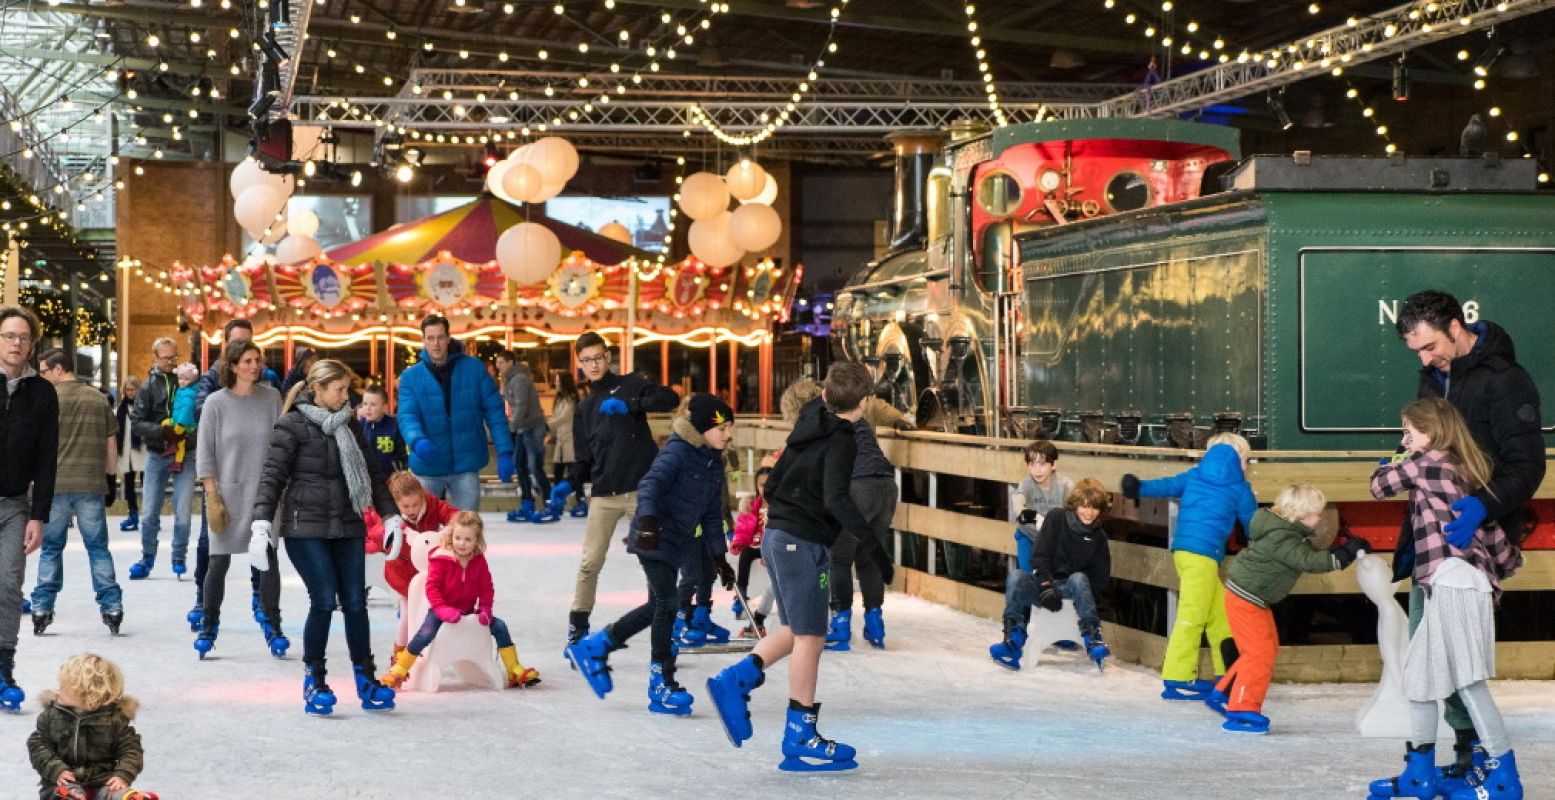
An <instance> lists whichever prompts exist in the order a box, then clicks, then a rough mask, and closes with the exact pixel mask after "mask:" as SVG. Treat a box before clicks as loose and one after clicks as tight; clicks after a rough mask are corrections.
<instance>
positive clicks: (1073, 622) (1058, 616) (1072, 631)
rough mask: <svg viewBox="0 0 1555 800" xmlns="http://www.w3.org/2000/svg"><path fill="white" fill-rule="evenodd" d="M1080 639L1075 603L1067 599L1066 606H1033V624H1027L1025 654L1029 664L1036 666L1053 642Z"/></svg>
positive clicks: (1078, 616) (1078, 619) (1078, 618)
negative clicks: (1050, 608) (1050, 609)
mask: <svg viewBox="0 0 1555 800" xmlns="http://www.w3.org/2000/svg"><path fill="white" fill-rule="evenodd" d="M1065 639H1067V640H1069V641H1071V642H1078V641H1080V615H1079V614H1076V613H1075V611H1074V603H1071V602H1068V601H1065V602H1064V607H1063V608H1061V609H1059V610H1057V611H1049V610H1047V609H1045V608H1043V607H1042V606H1032V608H1031V624H1030V625H1027V626H1026V649H1025V652H1024V653H1023V656H1024V658H1025V660H1026V665H1027V666H1033V667H1034V666H1036V665H1037V664H1038V663H1040V662H1041V661H1042V656H1043V655H1044V654H1045V653H1047V651H1048V650H1049V649H1050V648H1052V646H1053V643H1054V642H1057V641H1062V640H1065Z"/></svg>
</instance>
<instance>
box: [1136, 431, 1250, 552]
mask: <svg viewBox="0 0 1555 800" xmlns="http://www.w3.org/2000/svg"><path fill="white" fill-rule="evenodd" d="M1139 496H1140V497H1180V498H1182V505H1181V507H1179V508H1178V509H1177V530H1176V531H1175V532H1173V534H1172V549H1173V550H1184V551H1186V552H1189V553H1194V554H1197V555H1201V556H1204V557H1206V558H1213V559H1215V560H1216V561H1219V560H1221V559H1222V558H1225V557H1226V539H1228V538H1230V536H1231V530H1232V525H1233V524H1234V523H1236V522H1238V521H1240V522H1241V523H1242V530H1244V531H1247V530H1252V525H1253V513H1254V512H1256V511H1257V510H1258V500H1257V499H1256V498H1254V497H1253V487H1252V485H1251V484H1249V483H1248V482H1247V478H1246V477H1244V476H1243V475H1242V457H1241V456H1239V455H1237V452H1236V448H1234V447H1232V446H1231V445H1229V444H1217V445H1215V446H1214V447H1211V448H1210V449H1209V450H1208V451H1207V452H1205V453H1204V458H1203V460H1201V461H1200V462H1199V465H1198V466H1196V467H1194V468H1193V469H1190V470H1188V471H1187V472H1183V473H1179V474H1177V475H1173V476H1172V477H1170V478H1157V479H1155V480H1151V481H1142V482H1141V483H1140V484H1139Z"/></svg>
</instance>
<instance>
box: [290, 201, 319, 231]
mask: <svg viewBox="0 0 1555 800" xmlns="http://www.w3.org/2000/svg"><path fill="white" fill-rule="evenodd" d="M286 230H288V231H290V232H291V235H293V236H308V237H312V236H313V235H314V234H316V233H318V232H319V215H317V214H315V213H313V212H312V211H309V210H308V209H306V208H292V209H290V210H288V211H287V212H286Z"/></svg>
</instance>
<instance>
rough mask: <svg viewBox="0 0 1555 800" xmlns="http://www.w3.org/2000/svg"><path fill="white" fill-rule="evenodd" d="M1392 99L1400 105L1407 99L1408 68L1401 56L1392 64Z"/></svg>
mask: <svg viewBox="0 0 1555 800" xmlns="http://www.w3.org/2000/svg"><path fill="white" fill-rule="evenodd" d="M1393 99H1394V100H1396V101H1398V102H1400V103H1402V102H1404V101H1406V100H1408V99H1409V66H1408V65H1406V64H1405V63H1404V57H1403V56H1399V57H1398V61H1396V62H1394V63H1393Z"/></svg>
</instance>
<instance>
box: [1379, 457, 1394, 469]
mask: <svg viewBox="0 0 1555 800" xmlns="http://www.w3.org/2000/svg"><path fill="white" fill-rule="evenodd" d="M1392 463H1393V459H1391V458H1384V459H1382V460H1381V461H1378V462H1377V466H1379V467H1386V466H1388V465H1389V464H1392Z"/></svg>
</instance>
